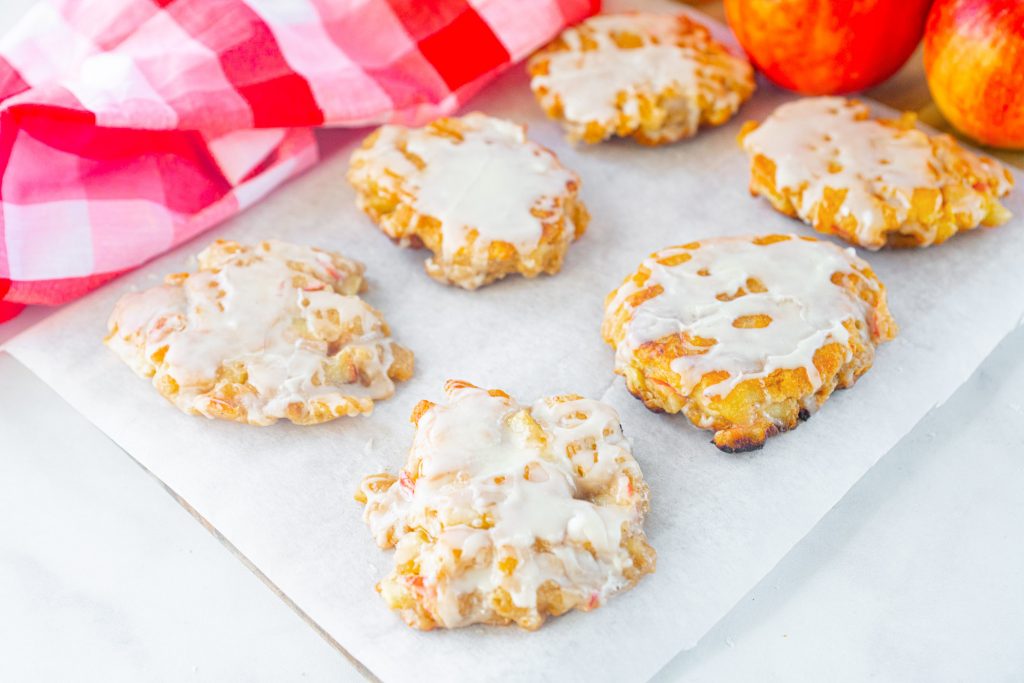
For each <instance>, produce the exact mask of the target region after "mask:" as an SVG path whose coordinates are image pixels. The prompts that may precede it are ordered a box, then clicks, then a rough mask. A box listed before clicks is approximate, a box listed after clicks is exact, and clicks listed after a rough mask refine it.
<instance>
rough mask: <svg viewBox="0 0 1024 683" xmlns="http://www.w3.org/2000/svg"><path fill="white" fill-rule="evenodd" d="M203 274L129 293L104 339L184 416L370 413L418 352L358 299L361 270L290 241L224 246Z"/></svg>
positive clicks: (251, 420)
mask: <svg viewBox="0 0 1024 683" xmlns="http://www.w3.org/2000/svg"><path fill="white" fill-rule="evenodd" d="M198 260H199V270H198V271H196V272H193V273H176V274H173V275H168V276H167V277H166V278H165V281H164V282H165V284H163V285H161V286H159V287H153V288H152V289H147V290H145V291H142V292H132V293H129V294H125V295H124V296H122V297H121V299H120V300H119V301H118V302H117V305H116V306H115V307H114V311H113V313H112V314H111V316H110V321H109V323H108V328H109V334H108V335H107V337H106V339H105V343H106V344H107V346H109V347H110V348H111V349H113V350H114V352H116V353H117V354H118V355H119V356H120V357H121V359H122V360H124V361H125V362H126V363H127V364H128V365H129V366H130V367H131V368H132V370H134V371H135V372H136V374H138V375H139V376H140V377H152V378H153V386H155V387H156V389H157V391H159V392H160V394H162V395H163V396H164V397H165V398H167V399H168V400H169V401H171V402H172V403H174V405H176V406H177V407H178V408H180V409H181V410H182V411H184V412H185V413H188V414H190V415H203V416H206V417H209V418H219V419H222V420H234V421H236V422H245V423H248V424H253V425H268V424H271V423H273V422H275V421H277V420H278V419H279V418H286V419H288V420H291V421H292V422H295V423H296V424H304V425H305V424H315V423H318V422H326V421H328V420H333V419H334V418H336V417H341V416H343V415H358V414H360V413H369V412H370V411H371V410H372V409H373V402H374V401H375V400H380V399H384V398H388V397H389V396H391V395H392V394H393V393H394V391H395V385H394V382H395V381H402V380H406V379H409V377H411V376H412V369H413V355H412V352H410V351H408V350H407V349H405V348H403V347H401V346H399V345H398V344H396V343H394V342H393V341H391V338H390V336H389V335H390V332H389V331H388V326H387V324H386V323H385V322H384V319H383V318H382V317H381V315H380V313H379V312H378V311H376V310H374V309H373V308H371V307H370V306H369V305H367V304H366V303H365V302H364V301H363V300H362V299H360V298H359V297H358V296H356V294H357V293H358V292H361V291H363V290H364V289H365V288H366V287H365V283H364V281H363V266H362V264H360V263H357V262H355V261H350V260H348V259H346V258H344V257H342V256H341V255H339V254H335V253H331V252H327V251H321V250H319V249H314V248H311V247H305V246H296V245H294V244H287V243H285V242H277V241H268V242H260V243H259V244H257V245H255V246H253V247H248V246H243V245H241V244H238V243H237V242H228V241H223V240H218V241H216V242H214V243H213V244H211V245H210V246H209V247H207V248H206V249H205V250H204V251H203V252H201V253H200V254H199V257H198Z"/></svg>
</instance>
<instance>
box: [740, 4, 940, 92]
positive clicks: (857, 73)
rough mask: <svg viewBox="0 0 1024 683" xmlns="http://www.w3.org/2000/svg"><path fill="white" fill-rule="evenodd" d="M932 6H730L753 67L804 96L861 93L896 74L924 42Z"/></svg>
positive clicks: (741, 42) (741, 41)
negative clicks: (926, 20)
mask: <svg viewBox="0 0 1024 683" xmlns="http://www.w3.org/2000/svg"><path fill="white" fill-rule="evenodd" d="M929 4H931V0H725V15H726V17H727V18H728V20H729V26H731V27H732V30H733V32H734V33H735V34H736V37H737V38H738V39H739V41H740V44H741V45H743V49H745V50H746V51H747V54H748V55H750V59H751V61H753V62H754V65H755V66H757V68H759V69H760V70H761V71H762V72H764V75H765V76H767V77H768V78H769V79H771V80H772V81H773V82H774V83H776V84H778V85H781V86H782V87H784V88H789V89H790V90H796V91H797V92H801V93H804V94H806V95H825V94H834V93H845V92H851V91H854V90H863V89H864V88H869V87H871V86H873V85H876V84H878V83H881V82H882V81H884V80H885V79H886V78H888V77H889V76H891V75H892V74H893V73H895V72H896V71H897V70H898V69H899V68H900V67H901V66H903V63H904V62H906V61H907V58H908V57H909V56H910V55H911V53H913V51H914V48H916V47H917V43H918V42H919V41H920V40H921V33H922V32H923V30H924V22H925V18H926V16H927V14H928V6H929Z"/></svg>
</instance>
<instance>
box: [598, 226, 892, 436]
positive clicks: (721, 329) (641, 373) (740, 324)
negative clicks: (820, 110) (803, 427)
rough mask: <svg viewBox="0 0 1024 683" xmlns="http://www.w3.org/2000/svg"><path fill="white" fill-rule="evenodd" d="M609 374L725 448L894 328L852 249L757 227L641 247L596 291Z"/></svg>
mask: <svg viewBox="0 0 1024 683" xmlns="http://www.w3.org/2000/svg"><path fill="white" fill-rule="evenodd" d="M602 335H603V336H604V339H605V341H606V342H608V343H609V344H610V345H611V346H613V347H614V348H615V372H616V373H618V374H620V375H623V376H624V377H625V378H626V386H627V387H628V388H629V391H630V392H631V393H632V394H633V395H634V396H636V397H637V398H639V399H640V400H642V401H643V402H644V404H645V405H646V406H647V407H648V408H650V409H651V410H654V411H657V412H661V411H664V412H668V413H679V412H682V413H683V414H684V415H686V417H687V418H689V420H690V422H692V423H693V424H694V425H696V426H698V427H701V428H702V429H710V430H713V431H714V432H715V436H714V439H713V442H714V444H715V445H716V446H718V447H719V448H720V449H722V450H723V451H727V452H730V453H733V452H739V451H748V450H754V449H757V448H760V447H761V446H763V445H764V442H765V439H767V438H768V437H769V436H773V435H775V434H778V433H779V432H783V431H786V430H788V429H793V428H794V427H796V426H797V424H798V422H799V421H800V420H805V419H807V418H808V417H810V415H811V414H813V413H814V412H815V411H816V410H817V409H818V407H819V406H821V404H823V403H824V402H825V400H826V399H827V398H828V397H829V396H830V395H831V394H832V392H833V391H834V390H835V389H837V388H839V389H845V388H847V387H850V386H853V384H854V382H856V381H857V378H859V377H860V376H861V375H862V374H864V373H865V372H867V370H868V368H870V367H871V364H872V362H873V361H874V357H875V348H876V347H877V346H878V344H880V343H882V342H885V341H889V340H891V339H892V338H893V337H895V336H896V323H895V322H894V321H893V319H892V316H891V315H889V308H888V306H887V304H886V299H885V287H884V286H883V285H882V283H881V282H879V280H878V278H877V277H875V274H874V273H873V272H872V271H871V268H870V267H869V266H868V264H867V263H865V262H864V261H862V260H861V259H859V258H857V256H856V255H855V254H854V252H853V250H852V249H846V250H843V249H840V248H839V247H836V246H835V245H832V244H828V243H826V242H819V241H817V240H815V239H813V238H811V237H797V236H794V235H767V236H763V237H742V238H739V237H734V238H721V239H710V240H704V241H701V242H692V243H690V244H684V245H682V246H678V247H669V248H667V249H662V250H661V251H658V252H655V253H654V254H651V256H650V258H648V259H647V260H645V261H644V262H643V263H641V264H640V267H639V268H638V269H637V271H636V272H635V273H633V274H632V275H630V276H629V277H627V278H626V279H625V281H624V282H623V283H622V285H620V286H619V288H618V289H616V290H615V291H613V292H612V293H611V294H609V295H608V298H607V299H606V300H605V317H604V324H603V326H602Z"/></svg>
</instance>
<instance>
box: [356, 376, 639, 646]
mask: <svg viewBox="0 0 1024 683" xmlns="http://www.w3.org/2000/svg"><path fill="white" fill-rule="evenodd" d="M445 392H446V393H447V394H448V397H449V402H448V403H447V404H446V405H436V404H434V403H431V402H429V401H421V402H420V404H419V405H417V406H416V408H415V409H414V411H413V415H412V420H413V422H414V423H415V424H416V436H415V438H414V440H413V445H412V450H411V451H410V453H409V458H408V461H407V463H406V466H405V468H404V469H403V470H402V471H401V472H400V474H399V476H397V477H395V476H393V475H390V474H374V475H370V476H368V477H366V478H365V479H364V480H363V482H362V485H361V486H360V489H359V493H358V494H357V495H356V498H357V500H359V501H360V502H362V503H365V504H366V509H365V511H364V515H363V516H364V519H365V520H366V522H367V524H368V525H369V526H370V530H371V531H372V532H373V535H374V538H375V539H376V541H377V544H378V545H380V546H381V547H382V548H391V547H394V548H395V555H394V561H393V567H392V570H391V572H390V573H389V574H388V576H387V577H385V578H384V579H383V580H382V581H381V582H380V583H379V584H378V585H377V590H378V591H379V592H380V593H381V595H382V597H383V598H384V600H385V601H386V602H387V604H388V606H389V607H391V608H392V609H395V610H397V611H399V612H400V613H401V615H402V618H403V619H404V620H405V622H406V623H407V624H409V625H410V626H412V627H414V628H419V629H424V630H429V629H432V628H435V627H441V628H456V627H460V626H467V625H469V624H475V623H483V624H493V625H507V624H511V623H515V624H517V625H519V626H521V627H522V628H525V629H529V630H533V629H537V628H539V627H540V626H541V625H542V624H543V623H544V620H545V619H546V618H547V616H548V615H554V616H557V615H560V614H563V613H565V612H567V611H569V610H571V609H579V610H584V611H588V610H591V609H594V608H596V607H599V606H601V605H602V604H604V602H605V600H606V599H607V598H608V597H609V596H610V595H611V594H613V593H615V592H618V591H620V590H625V589H627V588H629V587H631V586H633V585H634V584H635V583H636V582H637V581H638V580H639V579H640V578H641V577H642V576H643V575H644V574H648V573H650V572H653V571H654V566H655V552H654V550H653V549H652V548H651V547H650V546H649V545H648V544H647V539H646V537H645V535H644V532H643V527H642V524H643V518H644V514H645V513H646V511H647V484H646V483H645V482H644V480H643V475H642V474H641V472H640V468H639V466H638V465H637V463H636V461H635V460H634V459H633V456H632V455H631V453H630V448H629V443H628V442H627V441H626V439H625V438H624V437H623V435H622V431H621V428H620V426H619V419H618V415H617V414H616V413H615V411H614V409H612V408H611V407H610V406H608V405H607V404H604V403H600V402H598V401H592V400H588V399H584V398H581V397H579V396H575V395H564V396H554V397H551V398H548V399H544V400H540V401H537V402H536V403H535V404H534V405H533V407H532V408H530V407H526V406H522V405H519V404H517V403H516V402H515V401H514V400H512V399H511V398H510V397H509V396H508V394H506V393H505V392H503V391H499V390H490V391H487V390H484V389H479V388H477V387H475V386H473V385H472V384H469V383H467V382H460V381H454V380H451V381H449V382H448V383H447V384H446V385H445Z"/></svg>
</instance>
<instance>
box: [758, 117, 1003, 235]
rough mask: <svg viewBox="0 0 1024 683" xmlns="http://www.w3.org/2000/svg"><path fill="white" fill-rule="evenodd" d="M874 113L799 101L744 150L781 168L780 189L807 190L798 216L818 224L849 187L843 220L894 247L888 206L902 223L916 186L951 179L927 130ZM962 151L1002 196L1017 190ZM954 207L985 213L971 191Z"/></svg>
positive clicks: (990, 164)
mask: <svg viewBox="0 0 1024 683" xmlns="http://www.w3.org/2000/svg"><path fill="white" fill-rule="evenodd" d="M869 113H870V110H869V109H868V108H867V106H865V105H864V104H861V103H859V102H855V101H851V100H846V99H844V98H842V97H814V98H803V99H799V100H796V101H794V102H790V103H787V104H784V105H782V106H780V107H779V108H778V109H776V110H775V111H774V112H773V113H772V114H771V115H770V116H769V117H768V118H767V119H765V121H764V123H762V124H761V125H760V126H758V128H756V129H755V130H754V131H753V132H751V133H749V134H748V135H747V136H746V137H745V138H744V139H743V148H744V149H745V150H746V151H747V152H748V153H750V154H751V155H753V154H760V155H762V156H764V157H766V158H768V159H770V160H771V161H772V162H774V163H775V184H776V186H777V187H778V189H779V190H780V191H782V190H783V189H787V190H790V191H792V192H797V191H798V190H800V188H803V190H802V192H799V196H798V197H796V198H794V205H795V208H796V210H797V213H798V215H799V216H800V217H801V218H802V219H803V220H804V221H806V222H808V223H810V224H812V225H813V224H815V222H816V212H817V207H818V204H819V202H821V201H822V199H823V197H824V193H825V188H826V187H829V188H833V189H835V190H841V189H845V190H846V196H845V198H844V200H843V203H842V206H841V207H840V209H839V213H838V215H839V216H840V217H842V216H848V215H852V216H853V217H854V218H855V219H856V220H857V228H856V235H857V242H858V244H860V245H861V246H864V247H867V248H869V249H878V248H881V247H883V246H885V243H886V236H885V233H886V228H887V226H886V221H885V217H884V214H883V206H889V207H892V209H894V210H895V215H896V217H897V220H898V221H899V223H901V224H902V223H903V222H904V221H905V220H906V219H907V214H908V210H909V208H910V206H911V199H912V197H913V194H914V189H915V188H922V189H937V188H941V187H942V186H943V185H944V184H946V183H948V182H951V179H950V178H949V177H947V174H945V173H943V172H942V170H941V169H942V163H941V162H940V160H939V159H938V158H937V157H936V154H935V152H934V150H933V149H932V145H931V143H930V142H929V137H928V135H927V134H926V133H924V132H923V131H921V130H917V129H916V128H912V129H909V130H901V129H898V128H894V127H892V126H885V125H882V124H881V123H879V122H878V121H876V120H873V119H870V118H863V117H864V116H866V115H867V114H869ZM960 153H961V154H962V155H963V157H962V160H963V162H965V163H967V164H968V165H969V166H970V168H971V169H972V171H973V173H974V175H975V176H976V177H979V178H989V177H994V178H997V179H998V187H997V191H996V194H997V196H1001V195H1003V194H1005V193H1006V192H1008V191H1009V189H1010V185H1009V182H1008V181H1007V179H1006V177H1005V174H1004V173H1002V172H1001V170H1002V169H1001V167H1000V166H999V164H998V163H996V162H994V161H992V160H991V159H984V158H981V157H979V156H978V155H976V154H974V153H972V152H970V151H969V150H966V149H961V150H960ZM835 163H838V164H839V167H841V168H839V167H836V166H835V165H834V164H835ZM837 168H839V170H836V169H837ZM952 182H962V181H959V180H955V179H953V180H952ZM940 201H941V198H940ZM953 208H954V210H955V211H956V212H964V213H968V214H970V215H971V216H972V220H973V221H974V224H977V222H979V221H981V220H982V219H983V218H984V216H985V208H984V206H983V204H982V202H981V201H980V199H979V197H978V196H977V195H976V194H971V193H968V194H966V195H965V196H964V197H963V198H962V199H961V200H960V201H959V203H958V205H957V206H955V207H953ZM933 239H934V236H932V238H931V239H927V240H926V243H931V241H932V240H933Z"/></svg>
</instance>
